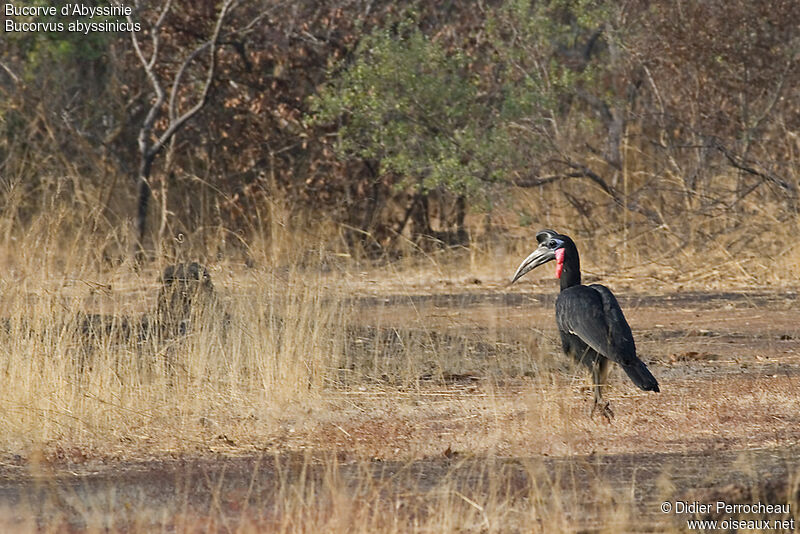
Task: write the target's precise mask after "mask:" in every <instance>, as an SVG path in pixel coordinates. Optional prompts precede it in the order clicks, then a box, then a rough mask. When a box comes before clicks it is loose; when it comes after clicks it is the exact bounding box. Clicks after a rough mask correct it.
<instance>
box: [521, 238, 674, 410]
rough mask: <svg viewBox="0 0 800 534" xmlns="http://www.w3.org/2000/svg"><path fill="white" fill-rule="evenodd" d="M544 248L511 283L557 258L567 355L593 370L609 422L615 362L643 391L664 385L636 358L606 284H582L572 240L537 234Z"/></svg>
mask: <svg viewBox="0 0 800 534" xmlns="http://www.w3.org/2000/svg"><path fill="white" fill-rule="evenodd" d="M536 240H537V241H538V242H539V247H538V248H537V249H536V250H534V251H533V253H531V255H530V256H528V257H527V258H525V260H524V261H523V262H522V263H521V264H520V266H519V268H518V269H517V272H516V273H514V278H513V279H512V280H511V283H514V282H516V281H517V280H518V279H519V278H520V277H522V276H523V275H525V274H526V273H527V272H529V271H531V270H532V269H534V268H535V267H538V266H539V265H542V264H543V263H547V262H548V261H552V260H556V262H557V263H556V276H557V277H559V278H560V279H561V293H560V294H559V295H558V298H557V299H556V323H557V324H558V330H559V332H560V334H561V345H562V347H563V348H564V352H565V353H566V354H568V355H569V356H572V357H573V358H574V359H575V360H577V361H578V362H579V363H582V364H584V365H586V366H587V367H588V368H589V369H590V370H591V372H592V379H593V382H594V403H595V404H594V409H593V410H592V413H594V410H595V409H597V408H598V407H600V408H601V409H602V411H603V415H604V416H605V417H606V418H609V419H610V418H611V417H612V416H613V413H612V412H611V409H610V408H609V405H608V403H605V404H602V405H601V402H602V398H603V397H602V388H603V386H605V383H606V378H607V376H608V372H609V370H610V369H609V362H616V363H617V364H619V365H620V366H621V367H622V369H623V370H624V371H625V373H627V375H628V376H629V377H630V379H631V380H632V381H633V383H634V384H636V385H637V386H638V387H639V388H640V389H642V390H645V391H656V392H657V391H659V389H658V381H656V379H655V377H654V376H653V375H652V374H651V373H650V371H649V370H648V369H647V366H645V364H644V363H643V362H642V360H640V359H639V358H638V357H637V356H636V345H635V343H634V341H633V334H632V333H631V327H630V326H628V322H627V321H626V320H625V316H624V315H623V314H622V309H621V308H620V307H619V303H617V299H616V298H615V297H614V294H613V293H611V291H610V290H609V289H608V288H607V287H605V286H602V285H600V284H590V285H588V286H585V285H582V284H581V265H580V259H579V257H578V248H577V247H576V246H575V243H574V242H573V241H572V239H570V238H569V236H566V235H562V234H559V233H557V232H554V231H553V230H541V231H540V232H538V233H537V234H536Z"/></svg>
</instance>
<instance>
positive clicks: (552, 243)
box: [547, 239, 558, 249]
mask: <svg viewBox="0 0 800 534" xmlns="http://www.w3.org/2000/svg"><path fill="white" fill-rule="evenodd" d="M547 246H548V247H550V248H552V249H555V248H556V247H557V246H558V243H557V242H556V240H555V239H551V240H550V242H549V243H547Z"/></svg>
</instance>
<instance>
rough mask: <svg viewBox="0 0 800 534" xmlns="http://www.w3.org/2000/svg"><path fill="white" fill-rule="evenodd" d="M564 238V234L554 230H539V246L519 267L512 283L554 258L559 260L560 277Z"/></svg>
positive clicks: (559, 275)
mask: <svg viewBox="0 0 800 534" xmlns="http://www.w3.org/2000/svg"><path fill="white" fill-rule="evenodd" d="M564 239H565V238H564V236H562V235H561V234H559V233H558V232H556V231H554V230H539V231H538V232H537V233H536V241H538V242H539V246H538V247H537V248H536V250H534V251H533V252H532V253H531V255H530V256H528V257H527V258H525V260H524V261H523V262H522V263H520V265H519V267H517V272H515V273H514V277H513V278H511V282H510V284H513V283H514V282H516V281H517V280H519V279H520V278H522V277H523V276H525V274H527V273H528V272H530V271H532V270H533V269H535V268H536V267H538V266H540V265H542V264H543V263H547V262H548V261H552V260H558V266H557V267H556V277H559V278H560V277H561V269H562V268H563V267H564V248H563V247H564Z"/></svg>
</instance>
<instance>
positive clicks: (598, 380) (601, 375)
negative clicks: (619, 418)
mask: <svg viewBox="0 0 800 534" xmlns="http://www.w3.org/2000/svg"><path fill="white" fill-rule="evenodd" d="M609 371H611V366H610V365H609V361H608V360H607V359H606V358H601V359H599V360H597V361H595V362H594V365H593V366H592V381H593V382H594V406H593V407H592V414H591V416H590V417H592V418H593V417H594V412H595V411H596V410H598V409H599V410H600V413H601V414H602V415H603V417H605V419H606V421H608V422H611V418H612V417H614V412H612V411H611V406H610V403H609V402H603V388H605V387H606V385H607V381H608V373H609Z"/></svg>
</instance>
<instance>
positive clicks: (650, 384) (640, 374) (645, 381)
mask: <svg viewBox="0 0 800 534" xmlns="http://www.w3.org/2000/svg"><path fill="white" fill-rule="evenodd" d="M621 367H622V368H623V369H624V370H625V373H626V374H627V375H628V376H629V377H630V378H631V380H633V383H634V384H636V386H637V387H638V388H639V389H641V390H643V391H655V392H656V393H658V392H659V391H660V390H659V389H658V380H656V377H654V376H653V374H652V373H651V372H650V370H649V369H648V368H647V366H646V365H645V364H644V362H641V361H640V362H637V363H635V364H633V365H622V366H621Z"/></svg>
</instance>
